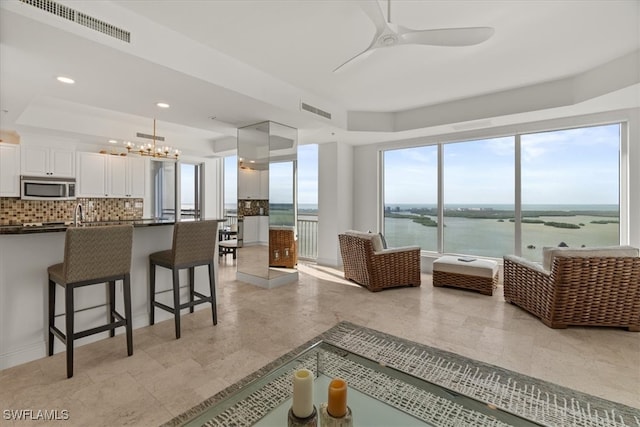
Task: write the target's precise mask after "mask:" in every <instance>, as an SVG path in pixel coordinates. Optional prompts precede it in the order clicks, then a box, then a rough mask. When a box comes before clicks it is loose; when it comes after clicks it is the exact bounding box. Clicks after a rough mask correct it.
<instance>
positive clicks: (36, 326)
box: [0, 219, 224, 369]
mask: <svg viewBox="0 0 640 427" xmlns="http://www.w3.org/2000/svg"><path fill="white" fill-rule="evenodd" d="M218 222H224V219H219V220H218ZM174 223H175V222H174V221H173V220H154V219H145V220H132V221H110V222H100V223H85V224H83V226H97V225H114V224H132V225H133V226H134V234H133V248H132V255H131V299H132V316H133V322H132V324H133V328H134V329H136V328H140V327H143V326H147V325H148V324H149V283H148V280H149V261H148V259H149V258H148V257H149V254H150V253H152V252H156V251H158V250H162V249H170V248H171V244H172V236H173V224H174ZM67 227H69V226H66V225H64V224H61V225H60V224H58V225H54V226H44V225H43V226H35V227H23V226H2V227H0V369H6V368H9V367H11V366H16V365H19V364H22V363H26V362H28V361H31V360H35V359H39V358H41V357H44V356H46V344H47V335H48V334H47V283H48V277H47V267H48V266H50V265H53V264H56V263H59V262H62V260H63V256H64V240H65V233H64V231H65V230H66V229H67ZM216 250H217V247H216ZM216 258H217V257H216ZM214 265H216V264H214ZM207 274H208V272H207V269H206V268H204V267H202V268H196V269H195V283H196V290H199V291H200V292H202V293H205V294H208V275H207ZM215 277H216V283H217V277H218V271H217V265H216V269H215ZM187 280H188V279H187V271H186V270H185V271H181V276H180V283H181V285H182V292H181V294H182V298H183V301H186V300H187V299H188V288H189V286H188V281H187ZM156 283H157V285H156V286H157V289H158V290H159V291H161V290H170V289H172V284H171V272H170V270H167V269H158V272H157V275H156ZM56 292H58V294H57V296H56V299H57V300H58V301H64V297H63V290H62V288H61V287H59V286H56ZM75 295H76V315H75V322H76V325H77V327H76V329H77V330H82V329H87V328H91V327H94V326H97V325H100V324H103V323H104V321H105V316H107V310H106V307H105V303H106V285H105V287H102V286H88V287H84V288H80V289H78V290H76V294H75ZM116 299H117V305H118V307H122V304H123V302H122V284H121V283H118V285H117V291H116ZM156 299H157V300H158V301H160V302H163V303H165V304H167V305H170V306H171V305H173V300H172V294H171V292H164V293H160V294H158V295H157V296H156ZM206 307H207V306H206V305H202V306H201V307H200V308H206ZM196 309H198V307H196ZM62 312H63V308H62V304H59V305H58V307H56V316H58V315H61V314H62ZM169 318H173V316H172V315H171V314H170V313H167V312H164V311H163V310H157V311H156V322H159V321H162V320H165V319H169ZM56 323H57V324H58V325H59V326H58V327H60V328H63V325H64V316H61V317H57V318H56ZM116 333H117V334H118V333H124V328H119V329H118V330H116ZM106 337H108V332H104V333H102V334H96V335H92V336H89V337H86V338H83V339H80V340H78V342H77V343H76V346H78V345H83V344H86V343H89V342H92V341H96V340H99V339H103V338H106ZM133 345H134V352H135V337H134V343H133ZM54 351H55V352H59V351H64V346H63V345H62V343H61V342H60V341H58V340H56V343H55V349H54Z"/></svg>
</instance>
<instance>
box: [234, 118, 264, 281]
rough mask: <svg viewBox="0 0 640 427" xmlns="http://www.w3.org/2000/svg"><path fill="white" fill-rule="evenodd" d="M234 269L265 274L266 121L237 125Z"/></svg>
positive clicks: (240, 271)
mask: <svg viewBox="0 0 640 427" xmlns="http://www.w3.org/2000/svg"><path fill="white" fill-rule="evenodd" d="M238 238H239V239H241V240H242V249H241V250H240V251H239V253H238V257H237V265H238V272H239V273H244V274H248V275H251V276H257V277H261V278H265V279H268V278H269V122H263V123H258V124H255V125H251V126H247V127H244V128H240V129H238Z"/></svg>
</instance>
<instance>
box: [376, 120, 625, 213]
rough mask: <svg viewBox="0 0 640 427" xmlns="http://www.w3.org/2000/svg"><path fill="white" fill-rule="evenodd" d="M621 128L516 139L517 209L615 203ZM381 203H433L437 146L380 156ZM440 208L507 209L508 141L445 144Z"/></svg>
mask: <svg viewBox="0 0 640 427" xmlns="http://www.w3.org/2000/svg"><path fill="white" fill-rule="evenodd" d="M619 146H620V125H618V124H615V125H606V126H594V127H586V128H578V129H570V130H562V131H553V132H541V133H535V134H526V135H522V137H521V150H522V203H523V204H617V203H618V198H619V176H620V174H619ZM384 168H385V176H384V179H385V195H384V200H385V204H386V205H393V204H407V203H410V204H435V203H436V202H437V147H436V146H425V147H416V148H408V149H399V150H390V151H386V152H385V156H384ZM443 174H444V198H445V204H470V205H471V204H513V203H514V193H515V187H514V185H515V184H514V182H515V178H514V176H515V137H512V136H510V137H503V138H492V139H485V140H476V141H466V142H458V143H451V144H445V145H444V170H443Z"/></svg>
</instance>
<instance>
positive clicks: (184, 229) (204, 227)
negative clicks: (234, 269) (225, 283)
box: [149, 221, 218, 339]
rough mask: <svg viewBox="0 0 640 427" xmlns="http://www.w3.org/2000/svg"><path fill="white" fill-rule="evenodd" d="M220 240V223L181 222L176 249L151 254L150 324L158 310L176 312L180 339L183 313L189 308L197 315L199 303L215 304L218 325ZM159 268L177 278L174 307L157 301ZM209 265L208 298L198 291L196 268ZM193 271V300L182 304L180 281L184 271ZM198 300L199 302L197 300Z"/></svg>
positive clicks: (176, 230) (175, 237) (175, 233)
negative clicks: (216, 264) (216, 269)
mask: <svg viewBox="0 0 640 427" xmlns="http://www.w3.org/2000/svg"><path fill="white" fill-rule="evenodd" d="M217 241H218V222H217V221H194V222H177V223H176V224H175V225H174V228H173V246H172V248H171V249H169V250H164V251H160V252H154V253H152V254H151V255H149V272H150V278H149V286H150V298H149V318H150V324H152V325H153V324H154V323H155V307H158V308H161V309H163V310H165V311H168V312H170V313H173V315H174V319H175V326H176V339H178V338H180V310H182V309H185V308H189V312H190V313H193V307H194V306H195V305H198V304H203V303H211V316H212V318H213V324H214V325H216V324H218V314H217V311H216V288H215V285H216V284H215V277H214V267H213V258H214V255H215V249H216V242H217ZM156 265H159V266H160V267H165V268H168V269H170V270H171V271H172V275H173V307H169V306H168V305H166V304H163V303H161V302H158V301H156ZM200 265H206V266H208V267H209V290H210V295H209V296H206V295H203V294H201V293H200V292H196V291H195V285H194V276H195V267H197V266H200ZM185 268H188V269H189V301H188V302H185V303H182V304H180V278H179V272H180V270H181V269H185ZM196 297H198V299H196Z"/></svg>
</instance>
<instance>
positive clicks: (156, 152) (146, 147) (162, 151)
mask: <svg viewBox="0 0 640 427" xmlns="http://www.w3.org/2000/svg"><path fill="white" fill-rule="evenodd" d="M136 136H137V137H138V138H147V139H151V140H152V141H153V142H149V143H147V144H141V145H139V146H136V145H135V144H134V143H133V142H131V141H125V143H124V145H125V147H126V148H127V152H128V153H131V152H134V153H137V154H139V155H141V156H149V157H156V158H166V159H177V158H178V156H179V155H180V150H177V149H174V148H171V147H169V146H167V145H162V146H157V147H156V141H160V142H164V137H163V136H157V135H156V119H153V135H147V134H145V133H140V132H138V133H136Z"/></svg>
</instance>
